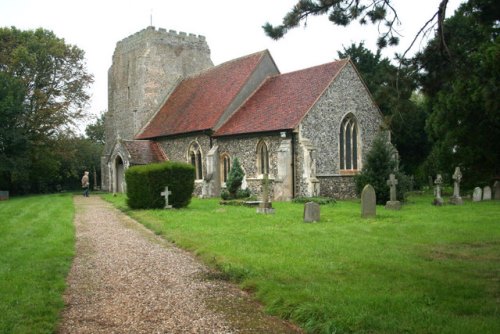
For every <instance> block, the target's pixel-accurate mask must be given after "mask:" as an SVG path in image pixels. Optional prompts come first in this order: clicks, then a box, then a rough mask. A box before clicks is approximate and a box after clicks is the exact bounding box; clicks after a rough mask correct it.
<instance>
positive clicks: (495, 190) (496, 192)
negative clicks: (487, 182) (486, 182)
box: [493, 181, 500, 199]
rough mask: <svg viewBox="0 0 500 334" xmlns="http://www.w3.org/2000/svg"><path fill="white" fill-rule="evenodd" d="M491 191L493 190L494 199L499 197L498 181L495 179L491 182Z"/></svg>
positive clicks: (499, 182) (499, 186)
mask: <svg viewBox="0 0 500 334" xmlns="http://www.w3.org/2000/svg"><path fill="white" fill-rule="evenodd" d="M493 191H494V192H495V193H494V194H493V196H494V197H493V198H494V199H500V181H495V183H494V184H493Z"/></svg>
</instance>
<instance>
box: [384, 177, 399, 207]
mask: <svg viewBox="0 0 500 334" xmlns="http://www.w3.org/2000/svg"><path fill="white" fill-rule="evenodd" d="M397 184H398V180H397V179H396V176H394V174H390V175H389V180H387V185H388V186H389V188H390V194H389V196H390V198H389V201H387V203H386V204H385V208H386V209H389V210H400V209H401V202H400V201H398V199H397V197H396V185H397Z"/></svg>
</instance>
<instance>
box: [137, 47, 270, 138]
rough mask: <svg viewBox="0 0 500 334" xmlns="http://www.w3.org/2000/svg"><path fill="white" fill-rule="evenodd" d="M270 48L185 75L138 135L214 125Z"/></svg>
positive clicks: (167, 134)
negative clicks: (191, 74) (189, 75)
mask: <svg viewBox="0 0 500 334" xmlns="http://www.w3.org/2000/svg"><path fill="white" fill-rule="evenodd" d="M266 52H268V51H262V52H257V53H254V54H251V55H248V56H245V57H241V58H238V59H235V60H232V61H229V62H226V63H223V64H221V65H218V66H216V67H213V68H210V69H208V70H205V71H203V72H201V73H199V74H197V75H193V76H191V77H188V78H186V79H184V80H183V81H182V82H181V83H180V84H179V85H178V86H177V87H176V88H175V89H174V91H173V92H172V94H171V95H170V96H169V98H168V99H167V101H166V103H165V105H164V106H163V107H162V108H161V109H160V111H159V112H158V113H157V114H156V115H155V116H154V117H153V118H152V119H151V121H150V122H149V124H148V125H147V126H146V127H145V129H144V130H143V131H142V133H141V134H139V135H138V136H137V137H136V139H149V138H155V137H161V136H169V135H175V134H181V133H189V132H195V131H203V130H210V129H212V128H213V127H214V126H215V124H216V123H217V121H218V120H219V118H220V117H221V116H222V114H223V113H224V111H225V110H226V109H227V107H228V106H229V104H230V103H231V102H232V101H233V100H234V98H235V96H236V95H237V94H238V93H239V92H240V90H241V89H242V88H243V87H244V85H245V83H246V82H247V80H248V78H249V77H250V75H251V74H252V73H253V72H254V71H255V70H256V68H257V66H258V65H259V63H260V61H261V59H262V58H263V57H264V55H265V54H266Z"/></svg>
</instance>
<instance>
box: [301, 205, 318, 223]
mask: <svg viewBox="0 0 500 334" xmlns="http://www.w3.org/2000/svg"><path fill="white" fill-rule="evenodd" d="M319 219H320V206H319V204H318V203H314V202H307V203H306V204H304V222H305V223H313V222H319Z"/></svg>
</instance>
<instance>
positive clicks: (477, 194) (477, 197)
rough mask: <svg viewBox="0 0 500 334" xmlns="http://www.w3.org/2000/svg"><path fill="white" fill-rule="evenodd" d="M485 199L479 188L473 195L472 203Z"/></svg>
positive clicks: (475, 189)
mask: <svg viewBox="0 0 500 334" xmlns="http://www.w3.org/2000/svg"><path fill="white" fill-rule="evenodd" d="M482 197H483V190H482V189H481V188H479V187H476V188H474V192H473V193H472V201H473V202H479V201H481V198H482Z"/></svg>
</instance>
